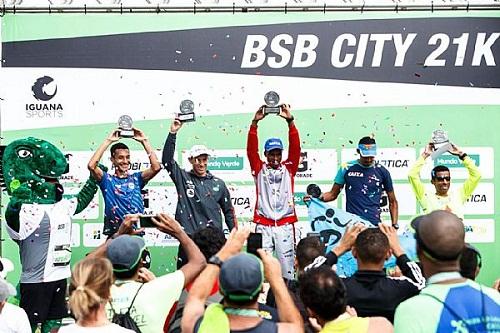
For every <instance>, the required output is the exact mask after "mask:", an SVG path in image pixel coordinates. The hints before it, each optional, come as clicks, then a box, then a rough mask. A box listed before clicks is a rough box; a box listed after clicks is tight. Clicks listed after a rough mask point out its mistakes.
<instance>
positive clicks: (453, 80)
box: [0, 11, 500, 285]
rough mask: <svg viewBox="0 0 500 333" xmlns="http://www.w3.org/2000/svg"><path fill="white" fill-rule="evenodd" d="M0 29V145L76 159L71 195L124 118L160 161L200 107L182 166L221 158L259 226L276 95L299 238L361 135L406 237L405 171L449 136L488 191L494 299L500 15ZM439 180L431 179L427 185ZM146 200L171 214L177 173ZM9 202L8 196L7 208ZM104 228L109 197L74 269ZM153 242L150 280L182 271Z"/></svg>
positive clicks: (469, 208) (85, 231)
mask: <svg viewBox="0 0 500 333" xmlns="http://www.w3.org/2000/svg"><path fill="white" fill-rule="evenodd" d="M1 21H2V25H1V29H2V33H1V36H2V37H1V38H2V44H1V47H2V63H1V66H2V67H1V68H0V110H1V124H0V129H1V137H2V144H4V145H5V144H8V143H9V142H11V141H13V140H15V139H18V138H22V137H27V136H35V137H39V138H43V139H45V140H48V141H51V142H53V143H54V144H56V145H57V146H58V147H59V148H60V149H61V150H62V151H64V152H65V153H70V154H72V156H71V158H70V173H69V174H67V175H65V176H64V179H63V180H62V182H63V183H64V186H65V189H66V193H67V194H71V193H76V192H77V191H78V189H79V187H80V186H81V184H82V182H84V181H85V180H86V178H87V176H88V172H87V169H86V164H87V162H88V160H89V158H90V156H91V154H92V152H93V151H94V150H95V149H96V148H97V147H98V146H99V144H100V143H101V142H102V141H103V140H104V138H105V137H106V136H107V135H108V133H109V132H110V131H111V130H112V129H113V128H114V127H116V122H117V119H118V117H119V116H120V115H123V114H128V115H130V116H131V117H132V118H133V119H134V124H135V126H137V127H139V128H141V129H143V130H144V131H145V133H146V134H147V135H148V136H149V137H150V140H151V142H152V144H153V146H154V147H155V148H156V151H157V154H158V156H159V157H160V158H161V148H162V146H163V143H164V140H165V138H166V136H167V133H168V129H169V125H170V122H171V119H172V118H173V117H174V114H175V113H176V112H177V111H178V106H179V103H180V101H181V100H183V99H191V100H193V101H194V102H195V112H196V114H197V121H196V122H195V123H189V124H187V125H185V126H184V127H183V128H182V130H181V132H180V133H179V135H178V141H177V147H178V151H177V155H176V158H177V160H178V161H179V162H180V163H181V164H182V165H183V166H186V167H187V165H188V163H187V159H186V157H185V154H184V152H185V150H187V149H189V148H190V147H191V146H192V145H193V144H205V145H207V146H209V147H211V148H213V149H214V150H215V151H216V154H215V158H214V159H212V161H211V162H210V169H211V170H212V172H213V173H214V174H215V175H217V176H219V177H221V178H222V179H224V180H225V181H226V183H228V186H229V188H230V191H231V195H232V200H233V204H234V206H235V210H236V214H237V217H238V219H239V221H240V222H242V221H248V219H249V218H250V217H251V216H252V210H253V205H254V202H255V195H254V194H255V190H254V185H253V180H252V177H251V174H250V170H249V165H248V161H247V159H246V154H245V143H246V133H247V130H248V126H249V123H250V121H251V119H252V116H253V113H254V112H255V111H256V110H257V108H258V107H259V106H260V105H261V104H263V96H264V94H265V93H266V92H267V91H269V90H274V91H277V92H278V93H279V94H280V96H281V100H282V102H286V103H289V104H291V106H292V110H293V114H294V116H295V118H296V123H297V126H298V128H299V131H300V135H301V142H302V149H303V160H302V164H301V167H300V172H299V173H298V175H297V178H296V204H297V212H298V215H299V216H300V220H301V221H302V222H301V223H302V227H303V228H302V233H303V234H304V233H305V232H306V230H307V227H306V226H307V223H306V222H305V221H306V220H307V210H306V207H305V206H304V205H303V204H302V202H301V196H302V195H303V194H304V192H305V188H306V186H307V184H309V183H312V182H314V183H317V184H320V186H321V188H322V189H323V190H328V189H329V188H330V186H331V184H332V182H333V178H334V176H335V173H336V170H337V168H338V165H339V163H341V162H343V161H347V160H350V159H352V158H353V157H354V156H355V155H354V147H355V144H356V143H357V140H359V138H360V137H362V136H365V135H374V136H375V138H376V139H377V143H378V145H379V147H380V148H381V149H380V153H379V156H378V159H379V161H380V162H381V163H382V164H383V165H385V166H386V167H387V168H388V169H389V170H390V172H391V174H392V177H393V179H394V182H395V184H396V185H395V192H396V196H397V198H398V200H399V212H400V221H401V222H400V223H401V224H404V223H407V222H408V221H409V220H411V218H412V217H414V216H415V215H417V214H418V212H419V210H418V206H417V202H416V200H415V198H414V196H413V193H412V191H411V188H410V186H409V184H408V181H407V173H408V170H409V168H410V167H411V165H412V163H413V162H414V161H415V160H416V158H417V156H418V154H419V153H420V151H421V149H422V147H423V146H424V145H425V144H426V142H428V140H429V138H430V135H431V133H432V131H433V130H435V129H444V130H446V131H448V133H449V136H450V138H451V140H452V141H453V142H454V143H456V144H457V145H459V146H461V147H463V149H464V150H465V151H466V152H467V153H468V154H469V156H471V157H473V158H474V160H475V161H476V163H477V164H478V165H479V168H480V170H481V173H482V176H483V178H482V180H481V183H480V184H479V186H478V187H477V189H476V190H475V192H474V194H473V195H472V196H471V197H470V198H469V200H468V202H467V203H466V209H465V212H466V220H465V224H466V229H467V236H466V237H467V240H468V241H470V242H472V243H474V244H475V245H476V246H477V247H478V248H479V249H480V251H481V252H482V254H483V270H482V272H481V274H480V277H479V279H480V281H482V282H484V283H486V284H488V285H490V284H491V283H492V281H493V280H494V279H496V278H497V277H499V276H500V270H499V268H498V253H499V252H500V251H499V250H500V246H499V242H498V241H497V239H498V237H499V235H500V233H499V231H498V230H499V228H498V227H497V225H496V223H497V220H498V219H499V216H498V212H500V204H499V203H498V202H495V197H498V193H495V192H498V189H499V188H500V181H499V180H498V178H495V176H498V173H499V171H500V170H499V166H500V160H499V158H500V157H499V155H500V151H499V150H498V148H496V146H498V145H499V144H500V132H499V131H498V130H497V127H498V124H499V123H500V65H499V62H500V11H483V12H481V11H476V12H434V13H431V12H407V13H402V12H400V13H389V12H370V13H362V14H361V13H354V12H352V13H333V12H331V13H326V14H324V13H306V12H304V13H288V14H284V13H239V14H231V13H205V14H202V13H197V14H192V13H191V14H188V13H174V14H172V13H171V14H160V15H157V14H128V15H119V14H93V15H84V14H51V15H49V14H15V15H13V14H6V15H5V16H4V17H2V18H1ZM259 135H260V138H261V144H262V142H263V141H264V139H265V138H266V137H269V136H281V137H282V138H284V139H285V141H286V123H285V122H284V121H282V120H281V118H278V117H273V116H269V117H267V118H266V119H265V120H264V121H263V122H262V123H261V125H260V126H259ZM126 143H127V144H129V146H130V147H131V150H132V151H131V156H132V160H133V163H132V165H131V168H132V169H133V170H140V169H144V168H146V167H147V166H148V158H147V156H146V154H145V153H144V152H143V151H142V148H141V147H140V146H139V145H138V144H137V143H136V142H135V141H133V140H128V141H126ZM104 163H105V164H106V163H107V164H108V165H109V164H110V163H109V155H107V156H106V157H105V158H104ZM440 163H444V164H446V165H448V166H449V167H450V168H451V170H452V178H453V186H460V184H461V183H463V181H464V180H465V179H466V177H467V172H466V170H465V169H464V168H463V167H461V165H460V163H458V161H457V159H456V158H454V157H452V156H449V155H444V156H442V158H441V159H440ZM432 166H433V165H432V162H429V163H428V164H427V165H426V167H425V168H424V170H423V172H422V177H423V179H425V181H426V182H427V183H428V182H429V177H430V169H431V168H432ZM428 185H429V186H430V184H428ZM147 190H148V191H147V195H146V198H147V206H148V210H149V211H152V212H160V211H162V212H168V213H171V214H173V213H174V212H175V205H176V191H175V187H174V186H173V184H172V182H171V180H170V178H169V176H168V174H167V172H166V171H162V172H160V174H159V175H158V176H157V177H156V178H154V179H153V180H152V181H151V182H150V183H149V185H148V186H147ZM7 201H8V197H7V195H6V194H5V193H3V195H2V207H5V206H6V203H7ZM344 201H345V200H344V198H343V197H341V198H339V200H338V202H337V203H336V204H337V205H338V206H339V207H343V206H344V204H345V203H344ZM497 201H498V200H497ZM2 216H3V211H2ZM385 218H386V219H388V213H387V212H386V215H385ZM102 220H103V200H102V197H101V195H100V194H99V195H96V197H95V199H94V201H93V203H92V204H91V205H90V206H89V207H88V208H87V209H86V210H85V211H84V212H82V213H81V214H79V215H78V216H76V218H75V219H74V225H73V245H74V248H73V249H74V250H73V261H74V262H75V261H77V260H78V259H79V258H81V257H82V256H84V255H85V253H87V252H88V251H90V250H91V248H93V247H95V246H97V245H98V244H100V243H101V242H103V236H102V234H101V230H102ZM2 228H3V226H2ZM2 238H3V241H2V242H1V246H2V256H5V257H8V258H10V259H11V260H13V261H14V262H15V264H16V265H19V260H18V248H17V246H16V245H15V244H14V243H13V242H12V241H11V240H9V239H8V236H7V234H6V232H5V231H4V230H3V232H2ZM146 238H147V242H148V244H149V245H150V246H151V248H152V252H153V263H152V267H153V270H154V271H155V272H156V273H160V274H162V273H164V272H167V271H170V270H172V269H173V268H174V262H175V260H174V259H175V258H174V256H175V254H176V250H175V245H176V244H175V242H174V241H173V240H172V239H170V238H169V237H166V236H165V235H164V234H161V233H154V232H152V231H149V232H148V234H147V236H146ZM18 274H19V270H18V269H17V270H16V272H15V273H14V274H11V276H10V279H12V280H13V282H15V281H17V278H18Z"/></svg>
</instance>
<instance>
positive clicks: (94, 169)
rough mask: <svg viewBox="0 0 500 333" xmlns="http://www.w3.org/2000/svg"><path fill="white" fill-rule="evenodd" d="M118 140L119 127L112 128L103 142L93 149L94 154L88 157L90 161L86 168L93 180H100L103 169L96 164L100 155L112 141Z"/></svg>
mask: <svg viewBox="0 0 500 333" xmlns="http://www.w3.org/2000/svg"><path fill="white" fill-rule="evenodd" d="M118 140H120V130H119V129H114V130H113V131H111V133H110V134H109V135H108V137H107V138H106V140H104V142H103V143H101V145H100V146H99V148H97V150H96V151H95V153H94V155H92V157H91V158H90V161H89V163H88V165H87V168H88V169H89V171H90V175H91V176H92V177H94V179H95V180H97V181H98V182H99V181H101V178H102V175H103V171H102V170H101V168H99V167H98V166H97V165H98V164H99V161H100V160H101V158H102V155H103V154H104V152H105V151H106V149H108V147H109V146H110V145H111V144H112V143H113V142H116V141H118Z"/></svg>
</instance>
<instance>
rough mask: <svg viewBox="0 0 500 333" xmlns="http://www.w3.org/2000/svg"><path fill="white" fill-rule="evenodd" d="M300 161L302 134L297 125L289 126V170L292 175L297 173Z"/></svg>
mask: <svg viewBox="0 0 500 333" xmlns="http://www.w3.org/2000/svg"><path fill="white" fill-rule="evenodd" d="M299 161H300V136H299V131H298V129H297V127H295V125H291V126H289V128H288V162H290V164H287V165H288V170H289V171H290V173H291V174H292V175H295V174H296V173H297V169H298V168H299Z"/></svg>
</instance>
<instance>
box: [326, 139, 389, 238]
mask: <svg viewBox="0 0 500 333" xmlns="http://www.w3.org/2000/svg"><path fill="white" fill-rule="evenodd" d="M357 152H358V154H359V155H360V157H359V159H358V160H355V161H351V162H348V163H343V164H342V165H341V167H340V169H339V171H338V172H337V176H336V177H335V182H334V184H333V186H332V189H331V190H330V191H329V192H325V193H323V194H322V195H321V196H320V199H321V200H323V201H325V202H327V201H333V200H335V199H337V197H338V195H339V193H340V191H341V190H342V188H343V187H344V186H345V191H346V197H347V202H346V210H347V211H348V212H349V213H353V214H356V215H358V216H360V217H362V218H364V219H365V220H367V221H370V222H371V223H372V224H374V225H378V224H379V223H380V212H381V208H380V202H381V197H382V194H383V193H384V191H385V192H386V193H387V197H388V200H389V212H390V214H391V222H392V225H393V226H395V227H396V228H397V223H398V201H397V200H396V196H395V194H394V188H393V186H392V179H391V175H390V173H389V171H387V169H386V168H384V167H383V166H382V165H380V164H378V163H376V161H375V156H376V155H377V146H376V142H375V139H373V138H370V137H367V136H366V137H364V138H362V139H361V140H359V144H358V149H357Z"/></svg>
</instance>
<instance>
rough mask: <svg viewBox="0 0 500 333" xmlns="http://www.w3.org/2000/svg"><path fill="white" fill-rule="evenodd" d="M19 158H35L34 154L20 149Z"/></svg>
mask: <svg viewBox="0 0 500 333" xmlns="http://www.w3.org/2000/svg"><path fill="white" fill-rule="evenodd" d="M17 156H19V157H20V158H28V157H31V156H33V154H32V153H31V152H30V151H29V150H27V149H19V150H18V151H17Z"/></svg>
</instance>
